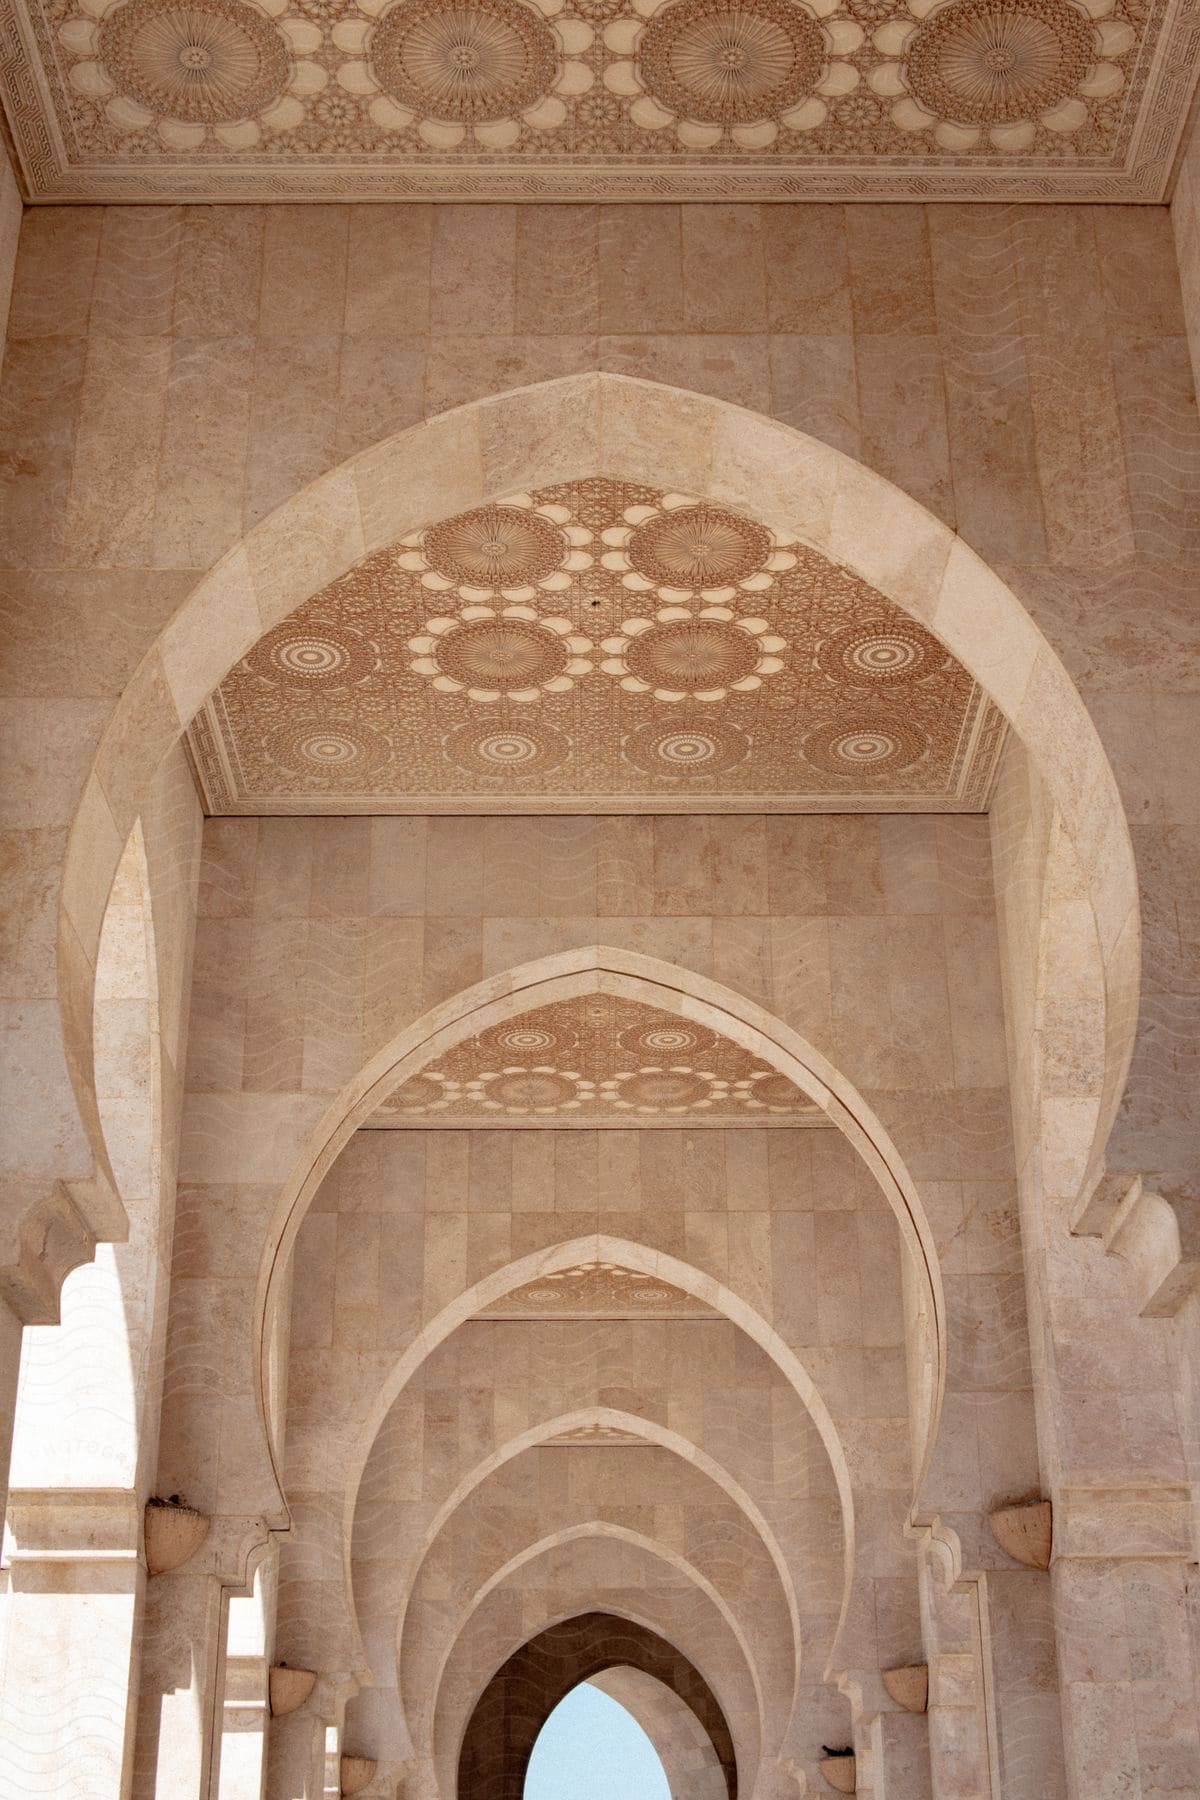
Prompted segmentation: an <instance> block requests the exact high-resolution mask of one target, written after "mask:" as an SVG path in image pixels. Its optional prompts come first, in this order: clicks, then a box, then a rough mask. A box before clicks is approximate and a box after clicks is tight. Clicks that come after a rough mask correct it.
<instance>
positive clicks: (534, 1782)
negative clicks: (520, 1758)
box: [523, 1681, 671, 1800]
mask: <svg viewBox="0 0 1200 1800" xmlns="http://www.w3.org/2000/svg"><path fill="white" fill-rule="evenodd" d="M523 1800H671V1788H670V1783H669V1782H668V1780H667V1772H666V1770H665V1768H664V1767H663V1763H662V1758H661V1757H660V1756H659V1753H658V1751H657V1750H656V1749H655V1747H654V1744H653V1743H652V1741H651V1739H650V1736H649V1734H648V1733H647V1732H646V1731H645V1730H644V1729H643V1727H642V1726H641V1725H640V1724H639V1723H638V1721H637V1720H636V1719H635V1718H634V1716H633V1714H632V1713H631V1712H630V1711H628V1709H627V1708H626V1707H624V1706H623V1705H622V1704H621V1703H620V1701H618V1700H614V1699H613V1698H611V1697H610V1696H609V1695H608V1694H606V1693H602V1692H601V1690H600V1689H599V1688H598V1687H595V1686H593V1685H592V1683H591V1682H589V1681H581V1682H580V1684H579V1686H578V1687H575V1688H572V1689H571V1692H570V1693H569V1694H568V1695H567V1696H566V1698H565V1699H563V1700H560V1701H559V1703H558V1705H557V1706H556V1707H555V1708H554V1711H553V1712H552V1713H551V1714H550V1716H549V1718H548V1719H547V1720H546V1723H545V1724H544V1725H543V1726H542V1729H541V1731H540V1732H539V1733H538V1738H537V1742H536V1743H535V1744H534V1746H533V1754H532V1756H531V1757H530V1758H529V1767H528V1769H527V1770H526V1771H525V1788H524V1797H523Z"/></svg>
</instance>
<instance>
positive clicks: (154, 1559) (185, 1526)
mask: <svg viewBox="0 0 1200 1800" xmlns="http://www.w3.org/2000/svg"><path fill="white" fill-rule="evenodd" d="M211 1524H212V1520H211V1519H209V1518H207V1517H206V1516H205V1514H204V1513H201V1512H197V1511H196V1509H195V1507H193V1506H184V1505H183V1503H182V1501H180V1500H151V1501H150V1502H149V1504H148V1505H147V1507H146V1511H145V1514H144V1524H143V1534H144V1536H145V1541H146V1568H147V1570H148V1571H149V1573H150V1574H151V1575H169V1574H170V1573H171V1571H172V1570H173V1569H179V1568H182V1567H183V1564H184V1563H185V1562H187V1560H188V1558H189V1557H190V1556H194V1555H195V1554H196V1552H197V1550H198V1549H199V1548H200V1546H201V1544H202V1543H203V1542H204V1540H205V1538H206V1537H207V1536H208V1532H209V1527H210V1526H211Z"/></svg>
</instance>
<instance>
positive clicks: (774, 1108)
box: [733, 1069, 811, 1112]
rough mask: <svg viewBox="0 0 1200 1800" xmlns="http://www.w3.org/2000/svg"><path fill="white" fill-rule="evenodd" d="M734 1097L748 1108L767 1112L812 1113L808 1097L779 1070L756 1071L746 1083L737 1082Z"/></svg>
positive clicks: (734, 1085) (747, 1078)
mask: <svg viewBox="0 0 1200 1800" xmlns="http://www.w3.org/2000/svg"><path fill="white" fill-rule="evenodd" d="M733 1095H734V1098H735V1099H737V1100H741V1101H742V1102H743V1103H744V1104H745V1105H746V1106H749V1107H751V1108H755V1109H759V1108H761V1109H763V1110H765V1111H767V1112H796V1111H797V1110H799V1111H804V1112H808V1111H811V1104H810V1102H809V1101H808V1099H807V1096H806V1095H804V1094H802V1093H801V1092H800V1090H799V1088H797V1087H796V1086H795V1084H794V1083H793V1082H791V1081H789V1080H788V1078H787V1076H786V1075H781V1074H780V1073H779V1071H778V1070H777V1069H756V1070H755V1072H754V1074H753V1075H749V1076H747V1077H746V1079H745V1080H744V1081H735V1082H734V1084H733Z"/></svg>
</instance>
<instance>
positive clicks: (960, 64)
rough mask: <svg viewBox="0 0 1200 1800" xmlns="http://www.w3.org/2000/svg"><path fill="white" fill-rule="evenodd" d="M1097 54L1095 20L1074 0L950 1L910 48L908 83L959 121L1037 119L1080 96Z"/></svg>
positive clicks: (936, 109) (935, 109)
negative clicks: (1081, 85) (1080, 87)
mask: <svg viewBox="0 0 1200 1800" xmlns="http://www.w3.org/2000/svg"><path fill="white" fill-rule="evenodd" d="M1095 58H1096V37H1095V29H1094V27H1093V24H1092V21H1091V19H1090V18H1089V17H1088V16H1087V14H1086V13H1085V12H1083V11H1082V9H1081V8H1079V7H1076V6H1072V5H1071V4H1069V0H950V4H949V5H947V6H943V7H941V8H940V9H939V10H938V11H937V12H935V13H933V14H932V16H931V17H929V18H928V19H926V20H925V21H924V23H923V24H922V25H921V27H920V29H919V30H918V31H917V33H916V35H915V37H914V38H913V39H912V41H911V43H910V44H909V47H908V53H907V56H906V59H905V76H906V79H907V82H908V86H909V88H910V89H911V91H912V93H913V94H914V95H915V96H916V98H917V100H918V101H919V102H920V103H921V105H922V106H924V107H925V108H926V110H927V111H928V112H931V113H933V114H935V115H936V116H937V117H938V118H941V119H949V120H952V121H954V122H955V123H956V124H960V125H1003V124H1010V123H1014V122H1016V121H1018V120H1022V119H1030V118H1035V117H1037V116H1038V115H1040V114H1042V113H1044V112H1047V111H1049V110H1050V109H1051V108H1053V107H1055V106H1057V105H1058V103H1059V102H1060V101H1062V100H1065V99H1067V97H1068V96H1069V95H1071V94H1074V93H1075V91H1076V89H1077V88H1078V87H1079V84H1080V82H1081V81H1082V80H1083V79H1084V77H1085V76H1086V75H1087V72H1088V69H1089V68H1090V66H1091V65H1092V63H1093V62H1094V60H1095Z"/></svg>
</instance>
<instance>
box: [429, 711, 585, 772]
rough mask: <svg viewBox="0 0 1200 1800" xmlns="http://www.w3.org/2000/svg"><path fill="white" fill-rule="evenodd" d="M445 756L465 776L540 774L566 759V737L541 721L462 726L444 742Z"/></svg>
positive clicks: (568, 749) (567, 746)
mask: <svg viewBox="0 0 1200 1800" xmlns="http://www.w3.org/2000/svg"><path fill="white" fill-rule="evenodd" d="M445 751H446V755H447V756H448V757H449V758H450V760H451V762H453V763H455V764H456V765H457V767H458V768H460V769H464V770H465V771H466V773H467V774H468V775H477V776H481V777H488V778H490V779H492V780H495V779H496V777H497V776H504V775H543V774H548V773H549V772H550V770H551V769H557V768H560V767H561V766H562V764H563V763H564V762H566V760H567V757H568V756H569V755H570V753H571V746H570V743H569V742H568V740H567V739H566V738H565V737H563V736H562V734H561V733H560V732H557V731H554V730H552V729H551V728H550V727H549V726H548V725H543V724H541V723H540V721H539V722H538V723H537V724H536V725H534V724H528V725H527V724H525V723H522V724H521V725H520V726H516V725H514V726H513V727H512V728H511V729H508V728H497V727H496V726H494V725H462V726H460V727H459V729H458V730H457V731H453V732H451V734H450V736H449V737H448V738H447V739H446V742H445Z"/></svg>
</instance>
